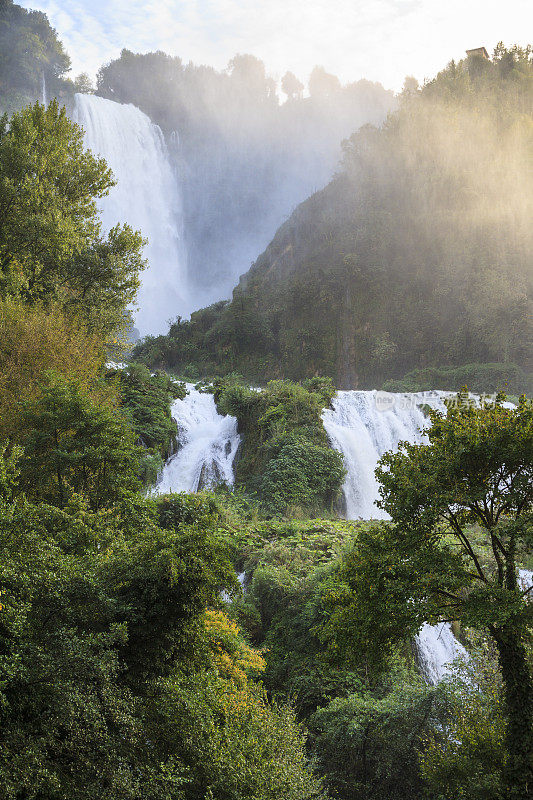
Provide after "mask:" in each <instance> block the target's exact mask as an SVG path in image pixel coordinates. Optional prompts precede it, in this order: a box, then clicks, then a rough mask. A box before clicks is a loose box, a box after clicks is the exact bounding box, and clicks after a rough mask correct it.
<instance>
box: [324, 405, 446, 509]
mask: <svg viewBox="0 0 533 800" xmlns="http://www.w3.org/2000/svg"><path fill="white" fill-rule="evenodd" d="M444 396H445V393H444V392H422V393H420V394H389V393H386V392H377V391H369V392H356V391H348V392H337V394H336V396H335V398H334V400H333V403H332V406H333V407H332V408H331V409H326V410H325V411H324V413H323V415H322V419H323V421H324V427H325V429H326V432H327V434H328V437H329V439H330V441H331V444H332V446H333V447H334V448H335V449H336V450H339V451H340V452H341V453H342V455H343V457H344V464H345V467H346V470H347V474H346V479H345V481H344V486H343V493H344V498H345V513H346V517H347V518H348V519H358V518H361V519H371V518H373V519H383V518H384V517H386V514H385V513H384V512H383V511H381V509H379V508H377V506H376V501H377V500H378V499H379V492H378V482H377V480H376V477H375V475H374V470H375V469H376V466H377V463H378V460H379V459H380V458H381V456H382V455H383V454H384V453H386V452H387V451H388V450H397V449H398V442H400V441H404V440H405V441H409V442H412V443H417V442H422V440H423V436H422V433H421V431H422V429H423V428H427V426H428V420H427V419H426V418H425V416H424V414H423V412H422V411H421V409H420V406H421V405H423V404H426V405H430V406H432V407H433V408H439V409H443V408H444V403H443V397H444Z"/></svg>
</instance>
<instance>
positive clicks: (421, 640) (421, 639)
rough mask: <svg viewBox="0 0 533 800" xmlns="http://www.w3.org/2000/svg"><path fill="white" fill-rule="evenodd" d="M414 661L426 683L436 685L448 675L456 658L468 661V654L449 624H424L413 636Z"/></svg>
mask: <svg viewBox="0 0 533 800" xmlns="http://www.w3.org/2000/svg"><path fill="white" fill-rule="evenodd" d="M415 651H416V660H417V662H418V666H419V668H420V671H421V673H422V675H423V676H424V678H425V679H426V681H427V682H428V683H431V684H432V685H436V684H437V683H439V682H440V681H441V680H442V679H443V678H445V677H446V675H448V673H449V670H450V665H451V663H452V661H454V660H455V659H456V658H463V659H464V660H467V659H468V653H467V652H466V650H465V648H464V647H463V645H462V644H461V643H460V642H459V641H457V639H456V638H455V636H454V635H453V632H452V627H451V625H450V623H449V622H441V623H439V624H438V625H429V624H428V623H427V622H424V624H423V625H422V627H421V628H420V630H419V632H418V633H417V635H416V636H415Z"/></svg>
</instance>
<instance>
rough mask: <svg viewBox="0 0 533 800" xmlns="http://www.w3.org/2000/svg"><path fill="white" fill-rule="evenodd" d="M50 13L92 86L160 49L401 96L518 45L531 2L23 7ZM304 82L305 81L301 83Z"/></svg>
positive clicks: (217, 1)
mask: <svg viewBox="0 0 533 800" xmlns="http://www.w3.org/2000/svg"><path fill="white" fill-rule="evenodd" d="M21 5H23V6H25V7H26V8H38V9H41V10H42V11H44V12H46V14H47V15H48V17H49V19H50V21H51V23H52V25H53V26H54V27H55V28H56V29H57V31H58V34H59V36H60V38H61V39H62V40H63V42H64V43H65V46H66V48H67V50H68V52H69V53H70V55H71V58H72V62H73V72H74V73H79V72H88V73H89V74H90V75H91V76H92V77H94V75H95V74H96V72H97V70H98V68H99V67H100V66H101V64H102V63H104V62H106V61H108V60H110V59H112V58H116V57H117V56H118V55H119V53H120V51H121V49H122V48H123V47H127V48H129V49H131V50H133V51H137V52H138V51H148V50H157V49H161V50H164V51H165V52H167V53H169V54H171V55H179V56H180V57H181V58H182V59H183V60H184V61H188V60H189V59H190V60H192V61H194V62H195V63H206V64H210V65H212V66H215V67H217V68H219V69H220V68H222V67H224V66H225V65H226V64H227V62H228V61H229V60H230V59H231V58H232V56H234V55H235V53H239V52H241V53H242V52H246V53H252V54H253V55H256V56H258V57H259V58H261V59H262V60H263V61H264V63H265V65H266V67H267V70H268V71H269V72H270V73H272V74H274V75H275V76H277V77H278V78H279V77H281V75H282V74H283V73H284V72H285V71H286V70H287V69H289V70H292V71H293V72H295V73H296V75H298V77H299V78H300V79H305V78H307V76H308V75H309V73H310V71H311V69H312V68H313V66H314V65H315V64H323V65H324V66H325V68H326V69H327V70H328V71H330V72H333V73H335V74H336V75H338V76H339V78H340V79H341V81H343V82H347V81H353V80H357V79H359V78H361V77H365V78H368V79H369V80H373V81H381V82H382V83H383V84H384V86H386V87H387V88H393V89H396V90H398V89H400V88H401V85H402V83H403V79H404V77H405V75H407V74H411V75H414V76H415V77H416V78H417V79H418V80H419V81H421V82H422V81H423V80H424V78H426V77H429V76H432V75H434V74H435V73H436V72H437V71H438V70H439V69H441V68H442V65H443V64H445V63H447V62H448V61H449V60H450V58H456V59H459V58H462V57H464V51H465V49H467V48H471V47H477V46H479V45H485V46H486V47H487V48H488V49H489V50H491V49H492V48H493V47H494V46H495V45H496V43H497V42H499V41H500V40H503V41H510V42H512V41H520V40H521V39H522V38H523V33H524V30H526V29H527V27H528V25H527V22H528V21H529V22H531V23H533V9H532V5H531V2H530V0H509V2H507V3H506V4H505V8H504V11H503V12H502V4H501V3H500V2H496V0H469V2H468V3H465V2H464V0H448V2H446V3H443V2H442V0H329V2H328V0H268V2H246V0H158V1H157V2H153V1H152V2H144V1H143V0H113V1H112V2H104V0H85V2H83V0H61V2H58V1H57V0H42V1H41V2H39V0H25V1H24V2H22V3H21ZM304 82H305V81H304Z"/></svg>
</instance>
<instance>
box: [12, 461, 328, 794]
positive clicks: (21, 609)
mask: <svg viewBox="0 0 533 800" xmlns="http://www.w3.org/2000/svg"><path fill="white" fill-rule="evenodd" d="M18 455H19V454H18V453H17V452H14V453H13V455H12V457H11V458H9V459H3V460H1V461H0V486H1V492H0V552H1V557H0V585H1V587H2V606H1V609H0V611H1V617H0V649H1V653H2V661H1V668H0V669H1V673H2V674H1V687H2V689H1V694H2V697H1V699H2V703H1V709H0V717H1V734H0V740H1V743H2V747H1V753H0V781H1V785H2V793H3V796H4V797H5V798H6V800H20V799H21V798H22V797H25V798H34V799H35V800H37V798H39V799H41V798H43V799H44V798H46V799H47V800H61V799H62V798H64V800H72V798H80V800H81V798H89V797H90V798H97V797H106V800H114V799H115V798H116V799H117V800H118V798H120V800H125V798H132V800H133V798H141V797H146V796H147V795H149V796H150V797H151V798H165V800H199V799H200V798H203V797H205V796H206V792H207V794H208V796H209V793H210V792H211V796H221V795H220V794H219V792H223V796H224V798H228V800H242V798H250V800H252V798H253V800H271V798H273V797H286V798H289V799H290V800H305V799H306V798H311V797H318V796H319V795H320V794H321V792H320V788H319V785H318V783H317V782H316V781H315V780H314V779H313V778H312V777H311V775H310V774H309V772H308V770H307V768H306V764H305V755H304V751H303V734H302V732H301V731H300V729H299V727H298V726H297V725H296V723H295V721H294V718H293V716H292V714H291V712H290V710H289V709H288V708H286V707H279V708H273V707H272V706H271V705H270V704H269V703H268V702H267V701H266V700H265V698H264V697H263V696H262V695H261V692H260V691H258V690H256V689H254V687H253V685H251V684H249V683H248V679H247V678H246V675H245V672H243V671H242V670H243V669H244V670H245V671H246V669H247V666H246V664H247V663H248V662H250V665H251V666H253V665H254V664H257V663H259V662H257V659H255V660H254V658H253V657H252V656H253V654H252V653H251V651H250V655H248V662H247V661H246V660H245V661H244V662H243V657H246V656H247V649H246V646H245V645H244V643H243V642H242V641H241V643H240V644H239V643H238V637H239V634H238V631H237V630H234V631H233V632H231V629H230V628H227V626H226V628H224V618H223V617H221V618H219V621H218V627H219V630H220V634H219V635H218V636H217V637H216V638H215V639H213V622H211V625H210V628H209V635H208V629H207V628H206V622H205V620H204V612H205V609H206V606H214V607H216V606H218V605H219V604H220V600H219V595H220V591H221V589H222V588H226V589H228V590H230V591H234V590H235V586H236V578H235V573H234V571H233V569H232V567H231V565H230V563H229V561H228V558H227V548H226V545H225V544H224V543H223V540H222V538H221V536H220V534H219V533H217V527H219V526H220V525H221V523H222V522H223V520H222V518H221V515H220V511H219V510H218V507H217V505H216V504H215V502H214V501H213V500H212V499H210V498H203V497H199V496H198V497H190V498H187V497H174V498H166V499H164V500H163V501H162V502H161V503H160V504H154V503H152V502H149V501H145V500H142V499H141V498H140V497H138V496H130V497H129V498H127V497H126V498H124V499H122V500H120V501H119V502H118V503H115V504H114V505H113V506H112V507H110V508H108V510H107V511H106V512H105V513H101V512H99V513H94V512H92V511H88V510H87V509H86V507H85V505H84V503H83V501H82V497H79V499H78V501H77V502H76V501H75V499H74V498H73V499H72V501H71V503H70V504H69V506H68V508H65V509H64V510H60V509H58V508H56V507H54V506H51V505H47V504H44V503H31V502H28V500H26V499H25V497H24V495H23V494H21V492H20V490H19V489H18V488H17V487H16V480H17V469H16V458H17V456H18ZM81 489H82V491H83V490H84V487H81ZM228 624H229V623H228ZM221 626H222V627H221ZM213 641H214V642H217V641H220V642H225V643H226V646H227V643H228V642H232V643H233V647H232V649H230V650H228V651H227V652H228V658H227V659H226V661H225V662H222V664H221V662H220V648H219V647H215V648H214V650H211V647H212V643H213ZM235 652H237V653H238V654H241V655H239V656H236V655H233V657H231V653H234V654H235ZM233 661H235V664H234V667H232V663H233ZM235 669H238V670H239V674H240V675H241V676H242V677H241V678H240V679H239V681H237V680H236V679H234V678H232V677H231V675H232V670H235ZM228 670H229V672H228ZM243 681H244V683H243Z"/></svg>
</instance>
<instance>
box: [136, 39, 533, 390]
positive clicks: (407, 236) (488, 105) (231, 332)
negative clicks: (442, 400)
mask: <svg viewBox="0 0 533 800" xmlns="http://www.w3.org/2000/svg"><path fill="white" fill-rule="evenodd" d="M532 108H533V66H532V61H531V53H530V50H529V49H528V48H525V49H521V48H510V49H506V48H505V47H503V45H502V46H499V47H498V48H496V50H495V52H494V55H493V58H492V59H491V60H488V59H485V58H481V59H480V60H479V59H476V58H474V57H469V58H467V59H465V60H464V61H461V62H460V63H458V64H455V63H453V62H452V63H450V64H449V65H448V66H447V67H446V68H445V69H444V70H443V71H442V72H440V73H439V74H438V75H437V76H436V78H435V79H434V80H432V81H429V82H428V83H427V84H426V85H425V86H423V87H417V86H415V85H414V84H412V83H409V81H408V82H406V85H405V87H404V91H403V93H402V95H401V97H400V108H399V110H398V111H397V112H395V113H392V114H391V115H390V116H389V118H388V120H387V122H386V124H385V125H383V126H382V127H381V128H379V129H378V128H374V127H371V126H363V127H362V128H361V129H360V130H359V131H358V132H357V133H355V134H353V136H352V137H350V138H349V139H347V140H345V142H344V144H343V151H344V157H343V163H342V170H341V172H340V173H339V174H338V176H337V177H335V178H334V180H333V181H332V182H331V183H330V184H329V185H328V186H326V188H325V189H323V190H322V191H319V192H317V193H316V194H314V195H313V196H312V197H310V198H309V199H308V200H306V201H305V202H304V203H303V204H301V205H300V206H299V207H298V208H297V209H296V211H295V212H294V213H293V215H292V216H291V217H290V218H289V219H288V220H287V222H286V223H284V225H283V226H282V227H281V228H280V229H279V230H278V232H277V233H276V236H275V237H274V239H273V240H272V242H271V243H270V244H269V246H268V247H267V249H266V250H265V252H264V253H263V254H262V255H260V256H259V258H257V260H256V261H255V263H254V264H253V265H252V267H251V269H250V270H249V272H248V273H246V275H244V276H243V277H242V278H241V281H240V283H239V285H238V286H237V287H236V288H235V290H234V293H233V299H232V301H231V302H230V303H226V302H220V303H218V304H215V305H213V306H211V307H209V308H206V309H202V310H200V311H197V312H195V313H194V314H192V316H191V319H190V321H188V320H182V319H177V320H176V321H175V322H174V323H173V324H172V325H171V326H170V329H169V332H168V335H167V336H163V337H149V338H147V339H146V340H145V341H144V342H143V343H141V344H140V345H139V346H138V348H137V350H136V357H137V358H139V359H140V360H143V361H145V362H146V363H147V364H151V365H157V366H161V367H165V368H170V369H172V370H175V371H177V372H179V373H180V374H183V375H185V374H189V375H190V377H191V379H195V378H196V379H197V378H198V377H212V376H213V375H217V374H223V373H224V372H228V373H229V372H234V371H237V372H240V373H241V374H243V375H245V376H246V377H248V378H249V379H250V380H255V381H258V380H259V381H261V380H262V379H264V377H265V376H266V377H269V378H278V377H289V378H293V379H301V378H306V377H312V376H314V375H316V374H320V375H327V376H329V377H331V378H332V379H333V380H334V382H335V384H336V385H337V386H340V387H341V388H344V389H353V388H359V389H362V388H363V389H364V388H372V387H374V386H382V385H385V386H386V385H387V382H388V381H394V383H391V384H389V386H390V387H391V388H392V387H394V388H395V390H401V388H402V387H405V388H406V389H411V390H415V389H419V390H423V389H425V388H428V384H430V383H431V382H432V381H434V380H435V382H434V383H433V384H432V388H447V389H459V388H461V386H462V385H465V383H467V384H468V385H469V386H470V388H473V389H476V390H478V391H494V389H499V388H504V387H505V386H507V387H508V388H509V390H510V391H512V393H514V394H516V393H520V392H522V391H530V387H531V384H530V378H529V375H530V374H531V344H530V343H531V289H532V286H531V250H532V241H531V225H530V220H531V217H532V207H531V200H532V193H531V175H530V172H529V171H528V170H527V169H523V168H522V165H523V164H524V163H526V162H527V158H528V156H527V153H528V150H529V148H530V147H531V114H532ZM495 151H496V152H497V153H498V157H496V158H495V157H494V153H495ZM484 365H485V366H484ZM439 370H440V371H441V374H438V375H436V371H437V372H438V371H439ZM443 370H444V374H442V371H443ZM446 370H447V373H446Z"/></svg>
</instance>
